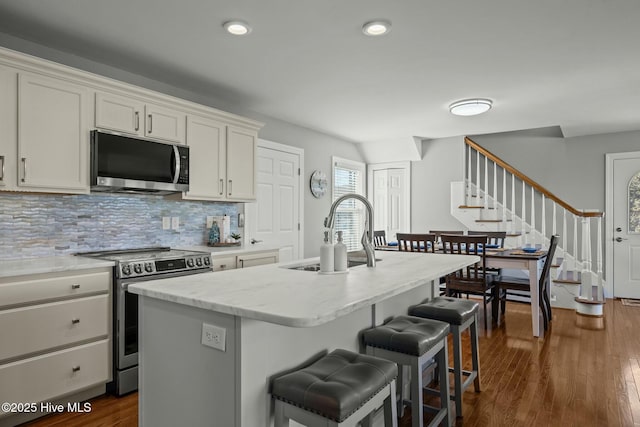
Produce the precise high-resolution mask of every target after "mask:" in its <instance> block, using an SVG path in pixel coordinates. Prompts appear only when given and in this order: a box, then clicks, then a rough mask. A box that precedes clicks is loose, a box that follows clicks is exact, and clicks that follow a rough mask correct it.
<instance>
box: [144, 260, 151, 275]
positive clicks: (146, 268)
mask: <svg viewBox="0 0 640 427" xmlns="http://www.w3.org/2000/svg"><path fill="white" fill-rule="evenodd" d="M144 271H146V272H147V273H151V272H153V264H151V263H150V262H148V263H146V264H145V265H144Z"/></svg>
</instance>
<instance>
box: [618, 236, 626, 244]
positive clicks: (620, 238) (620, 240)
mask: <svg viewBox="0 0 640 427" xmlns="http://www.w3.org/2000/svg"><path fill="white" fill-rule="evenodd" d="M623 240H629V239H623V238H622V237H616V242H618V243H620V242H622V241H623Z"/></svg>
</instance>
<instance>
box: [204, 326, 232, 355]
mask: <svg viewBox="0 0 640 427" xmlns="http://www.w3.org/2000/svg"><path fill="white" fill-rule="evenodd" d="M226 339H227V330H226V329H225V328H221V327H220V326H216V325H211V324H209V323H203V324H202V345H206V346H208V347H213V348H215V349H218V350H221V351H226Z"/></svg>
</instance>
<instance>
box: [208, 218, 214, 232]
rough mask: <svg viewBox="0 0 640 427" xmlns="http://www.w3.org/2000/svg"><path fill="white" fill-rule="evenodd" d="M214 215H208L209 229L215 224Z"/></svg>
mask: <svg viewBox="0 0 640 427" xmlns="http://www.w3.org/2000/svg"><path fill="white" fill-rule="evenodd" d="M214 218H215V217H214V216H208V217H207V230H208V229H210V228H211V227H212V226H213V221H214Z"/></svg>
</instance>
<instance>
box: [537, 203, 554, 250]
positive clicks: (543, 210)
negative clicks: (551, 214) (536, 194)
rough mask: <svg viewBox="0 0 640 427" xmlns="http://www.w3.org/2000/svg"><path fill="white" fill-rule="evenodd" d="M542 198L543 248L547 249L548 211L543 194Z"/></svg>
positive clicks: (541, 228) (541, 226) (541, 230)
mask: <svg viewBox="0 0 640 427" xmlns="http://www.w3.org/2000/svg"><path fill="white" fill-rule="evenodd" d="M541 196H542V206H541V207H540V209H541V210H542V214H541V215H542V217H541V218H540V220H541V224H540V232H541V233H542V246H543V247H545V246H547V210H546V209H545V203H544V202H545V197H544V194H541ZM552 261H553V260H552Z"/></svg>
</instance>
